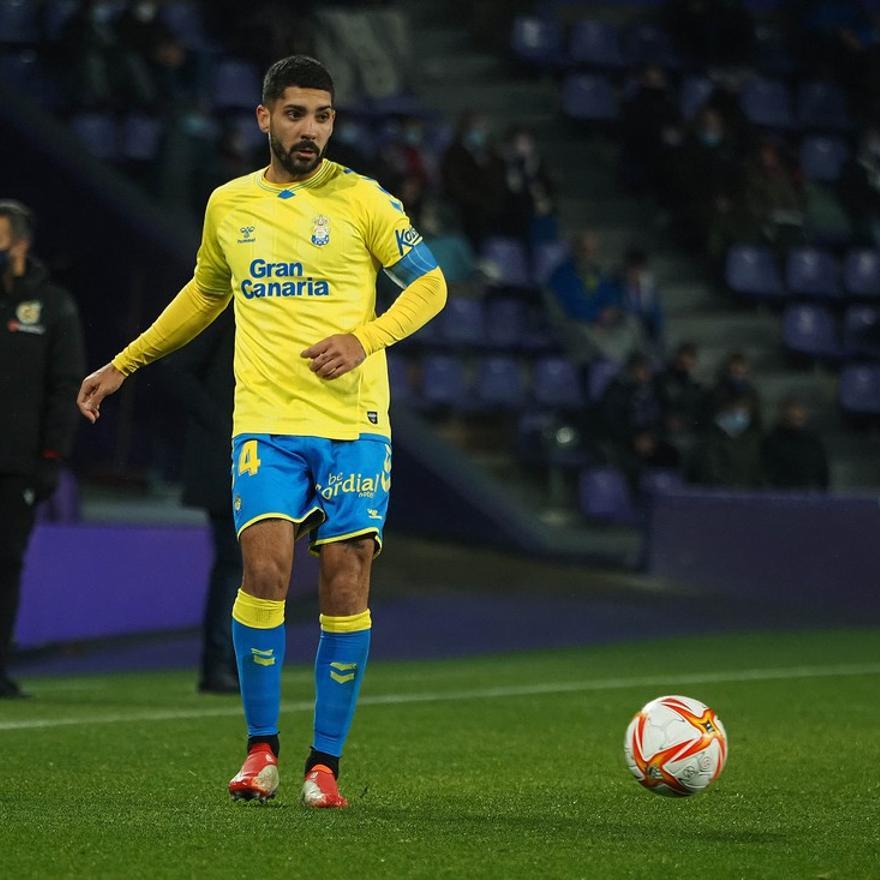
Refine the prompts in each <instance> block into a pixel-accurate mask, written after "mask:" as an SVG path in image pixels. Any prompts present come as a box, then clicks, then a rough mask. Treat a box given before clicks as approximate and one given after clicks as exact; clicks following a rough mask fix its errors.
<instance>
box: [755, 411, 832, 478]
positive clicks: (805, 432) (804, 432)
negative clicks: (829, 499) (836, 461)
mask: <svg viewBox="0 0 880 880" xmlns="http://www.w3.org/2000/svg"><path fill="white" fill-rule="evenodd" d="M809 420H810V416H809V413H808V412H807V408H806V407H805V406H804V404H803V403H801V401H800V400H798V399H797V398H796V397H787V398H785V399H784V400H783V401H782V402H781V403H780V405H779V420H778V421H777V423H776V426H775V427H774V428H773V430H772V431H771V432H770V433H769V434H768V435H767V438H766V439H765V440H764V449H763V453H764V472H765V474H766V476H767V482H768V484H769V485H771V486H773V487H774V488H776V489H801V490H807V491H819V492H827V491H828V454H827V452H826V451H825V444H824V443H823V442H822V440H821V438H820V437H819V435H818V434H817V433H816V432H815V431H813V430H811V429H810V428H809V427H808V424H809Z"/></svg>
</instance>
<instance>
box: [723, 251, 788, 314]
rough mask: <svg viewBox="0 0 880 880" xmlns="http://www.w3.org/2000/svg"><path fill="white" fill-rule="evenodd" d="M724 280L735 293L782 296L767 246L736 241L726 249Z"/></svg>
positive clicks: (775, 268)
mask: <svg viewBox="0 0 880 880" xmlns="http://www.w3.org/2000/svg"><path fill="white" fill-rule="evenodd" d="M725 280H726V281H727V284H728V286H729V287H730V289H731V290H732V291H734V292H735V293H738V294H741V295H742V296H748V297H753V298H758V299H777V300H778V299H784V298H785V288H784V287H783V285H782V278H781V277H780V274H779V267H778V266H777V264H776V259H775V257H774V256H773V252H772V251H771V250H770V248H767V247H762V246H756V245H747V244H737V245H733V247H731V248H730V249H729V250H728V252H727V261H726V267H725Z"/></svg>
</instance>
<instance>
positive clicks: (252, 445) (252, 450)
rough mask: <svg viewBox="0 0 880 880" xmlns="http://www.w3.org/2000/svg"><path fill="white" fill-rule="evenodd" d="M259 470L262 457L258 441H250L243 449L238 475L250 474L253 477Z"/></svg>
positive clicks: (239, 459) (239, 460)
mask: <svg viewBox="0 0 880 880" xmlns="http://www.w3.org/2000/svg"><path fill="white" fill-rule="evenodd" d="M259 469H260V456H259V453H258V451H257V441H256V440H248V441H246V442H245V444H244V445H243V446H242V447H241V455H239V457H238V475H239V476H241V475H242V474H250V475H251V476H252V477H253V476H255V475H256V473H257V471H258V470H259Z"/></svg>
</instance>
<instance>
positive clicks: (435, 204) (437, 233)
mask: <svg viewBox="0 0 880 880" xmlns="http://www.w3.org/2000/svg"><path fill="white" fill-rule="evenodd" d="M450 213H451V212H450V211H449V209H448V208H447V207H446V206H445V205H444V204H442V203H441V202H439V201H436V200H429V201H427V202H426V203H425V206H424V208H423V210H422V218H421V221H420V223H419V232H421V233H422V236H423V238H424V240H425V243H426V244H427V245H428V247H429V248H430V249H431V253H432V254H433V255H434V258H435V259H436V260H437V264H438V265H439V266H440V268H441V269H442V270H443V275H444V277H445V278H446V282H447V284H449V285H450V293H451V294H455V293H456V292H458V293H462V292H469V293H473V292H476V291H474V290H470V289H469V290H467V291H465V290H464V288H463V285H470V284H475V283H477V282H478V281H479V278H480V272H479V269H478V266H477V261H476V258H475V256H474V252H473V249H472V248H471V246H470V244H469V243H468V240H467V239H466V238H465V237H464V236H463V235H462V234H461V233H460V232H459V231H458V230H456V229H455V227H454V225H453V222H452V217H451V216H450Z"/></svg>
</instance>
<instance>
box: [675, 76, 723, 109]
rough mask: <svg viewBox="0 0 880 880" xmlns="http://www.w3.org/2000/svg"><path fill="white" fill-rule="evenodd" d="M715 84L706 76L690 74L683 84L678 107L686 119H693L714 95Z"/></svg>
mask: <svg viewBox="0 0 880 880" xmlns="http://www.w3.org/2000/svg"><path fill="white" fill-rule="evenodd" d="M714 91H715V86H714V85H713V84H712V80H710V79H709V78H708V77H705V76H689V77H687V79H685V80H684V82H682V84H681V91H680V93H679V96H678V108H679V110H681V115H682V116H683V117H684V118H685V119H693V118H694V117H695V116H696V115H697V113H699V112H700V109H701V108H702V107H703V105H704V104H705V103H706V101H708V100H709V98H711V97H712V92H714Z"/></svg>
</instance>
